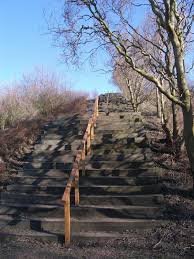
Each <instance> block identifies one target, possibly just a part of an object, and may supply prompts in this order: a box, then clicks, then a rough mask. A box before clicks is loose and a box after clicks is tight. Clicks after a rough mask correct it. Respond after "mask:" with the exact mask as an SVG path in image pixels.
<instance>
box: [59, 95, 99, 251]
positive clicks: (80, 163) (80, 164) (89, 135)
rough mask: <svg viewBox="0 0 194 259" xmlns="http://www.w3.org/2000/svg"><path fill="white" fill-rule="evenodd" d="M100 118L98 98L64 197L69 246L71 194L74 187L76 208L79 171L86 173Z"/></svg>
mask: <svg viewBox="0 0 194 259" xmlns="http://www.w3.org/2000/svg"><path fill="white" fill-rule="evenodd" d="M97 117H98V97H96V100H95V103H94V110H93V114H92V117H91V118H90V119H89V122H88V125H87V128H86V132H85V134H84V137H83V140H82V147H81V149H80V150H78V152H77V155H76V158H75V161H74V163H73V167H72V170H71V173H70V176H69V179H68V181H67V185H66V188H65V191H64V194H63V197H62V201H63V202H64V222H65V226H64V227H65V245H66V246H69V245H70V241H71V212H70V209H71V201H70V194H71V189H72V187H74V188H75V206H78V205H79V202H80V194H79V171H80V170H82V172H84V171H85V162H84V161H85V158H86V156H87V155H89V154H90V153H91V141H92V139H93V138H94V128H95V126H96V120H97Z"/></svg>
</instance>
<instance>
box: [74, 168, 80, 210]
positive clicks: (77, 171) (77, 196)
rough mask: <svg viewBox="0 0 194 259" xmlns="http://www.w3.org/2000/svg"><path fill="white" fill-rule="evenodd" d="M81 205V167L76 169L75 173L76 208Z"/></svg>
mask: <svg viewBox="0 0 194 259" xmlns="http://www.w3.org/2000/svg"><path fill="white" fill-rule="evenodd" d="M78 205H79V167H78V166H77V168H76V173H75V206H78Z"/></svg>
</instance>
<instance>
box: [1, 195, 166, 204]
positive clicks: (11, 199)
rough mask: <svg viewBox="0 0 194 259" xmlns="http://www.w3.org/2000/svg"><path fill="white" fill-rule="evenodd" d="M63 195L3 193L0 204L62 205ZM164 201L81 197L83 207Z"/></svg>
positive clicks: (152, 197)
mask: <svg viewBox="0 0 194 259" xmlns="http://www.w3.org/2000/svg"><path fill="white" fill-rule="evenodd" d="M61 197H62V196H61V195H49V194H26V193H21V192H20V193H17V192H2V193H1V199H0V204H1V205H6V204H8V203H13V204H14V203H22V204H46V205H48V204H50V205H62V204H63V202H62V200H61ZM163 201H164V196H163V195H162V194H151V195H149V194H147V195H141V194H139V195H133V194H132V195H106V196H104V195H98V194H95V195H82V194H81V196H80V204H81V205H87V206H89V205H107V206H108V205H112V206H113V205H114V206H118V205H134V206H155V205H160V204H162V203H163ZM71 204H72V205H73V204H74V195H72V196H71Z"/></svg>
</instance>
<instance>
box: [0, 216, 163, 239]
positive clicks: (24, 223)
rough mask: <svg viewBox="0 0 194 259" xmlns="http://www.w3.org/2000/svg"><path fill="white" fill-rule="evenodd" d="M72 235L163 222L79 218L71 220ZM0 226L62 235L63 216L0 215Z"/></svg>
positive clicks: (139, 227)
mask: <svg viewBox="0 0 194 259" xmlns="http://www.w3.org/2000/svg"><path fill="white" fill-rule="evenodd" d="M71 223H72V224H71V231H72V235H73V236H74V235H75V234H78V233H87V232H98V233H99V232H102V233H107V234H108V233H109V234H110V233H112V234H113V233H114V235H115V232H116V233H124V232H127V231H129V230H131V229H136V228H138V229H147V228H151V227H154V226H158V225H160V224H162V223H163V224H164V222H162V221H161V220H154V219H125V218H122V219H121V218H112V219H110V218H99V219H93V218H91V219H80V220H79V221H77V220H74V219H72V220H71ZM0 226H4V228H3V231H5V229H7V230H9V232H10V231H11V230H12V231H14V230H13V228H14V227H15V228H17V229H19V230H20V231H19V233H20V232H21V230H23V231H26V232H27V231H29V230H31V231H33V230H34V231H39V232H40V233H41V232H42V233H44V232H47V233H55V234H58V235H64V232H63V231H64V218H62V217H61V218H47V217H45V218H41V217H26V218H23V217H22V216H16V217H14V216H6V215H0ZM94 236H95V233H94Z"/></svg>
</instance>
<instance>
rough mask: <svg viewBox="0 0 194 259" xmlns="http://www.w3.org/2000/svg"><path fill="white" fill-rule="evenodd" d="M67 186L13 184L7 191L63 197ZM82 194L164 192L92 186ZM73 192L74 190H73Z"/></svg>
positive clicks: (157, 187)
mask: <svg viewBox="0 0 194 259" xmlns="http://www.w3.org/2000/svg"><path fill="white" fill-rule="evenodd" d="M65 187H66V185H65V184H60V185H46V186H44V185H41V184H40V185H27V184H26V185H21V184H12V185H7V186H6V190H7V191H8V192H17V193H19V192H25V193H28V194H32V193H34V194H41V193H44V194H52V195H58V194H61V195H63V193H64V190H65ZM79 189H80V194H81V195H82V194H85V195H92V194H96V193H98V194H99V195H129V194H159V193H161V192H162V190H163V185H162V184H147V185H139V186H129V185H123V186H121V185H113V186H109V185H92V186H83V185H82V186H80V187H79ZM72 191H73V189H72Z"/></svg>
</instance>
